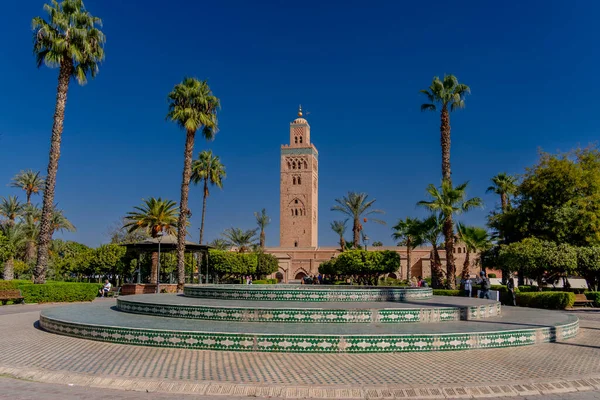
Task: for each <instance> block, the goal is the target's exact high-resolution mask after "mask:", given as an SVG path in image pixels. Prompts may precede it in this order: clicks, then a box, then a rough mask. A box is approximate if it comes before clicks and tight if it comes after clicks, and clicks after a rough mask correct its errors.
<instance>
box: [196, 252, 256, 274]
mask: <svg viewBox="0 0 600 400" xmlns="http://www.w3.org/2000/svg"><path fill="white" fill-rule="evenodd" d="M257 263H258V257H257V254H256V253H247V254H241V253H232V252H229V251H219V250H210V255H209V257H208V267H209V270H210V271H212V272H213V273H214V274H216V275H217V276H219V279H221V280H222V279H225V280H228V279H240V278H241V277H242V276H245V275H255V274H256V267H257Z"/></svg>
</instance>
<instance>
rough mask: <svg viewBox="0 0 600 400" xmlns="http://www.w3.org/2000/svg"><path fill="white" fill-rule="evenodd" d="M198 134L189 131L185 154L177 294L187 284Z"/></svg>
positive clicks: (179, 231) (178, 248)
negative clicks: (188, 229)
mask: <svg viewBox="0 0 600 400" xmlns="http://www.w3.org/2000/svg"><path fill="white" fill-rule="evenodd" d="M195 134H196V132H194V131H188V132H187V135H186V139H185V151H184V153H183V181H182V182H181V202H180V204H179V221H178V224H177V225H178V230H177V292H182V291H183V285H184V284H185V236H186V223H187V215H188V212H189V210H188V195H189V192H190V177H191V176H192V153H193V151H194V136H195Z"/></svg>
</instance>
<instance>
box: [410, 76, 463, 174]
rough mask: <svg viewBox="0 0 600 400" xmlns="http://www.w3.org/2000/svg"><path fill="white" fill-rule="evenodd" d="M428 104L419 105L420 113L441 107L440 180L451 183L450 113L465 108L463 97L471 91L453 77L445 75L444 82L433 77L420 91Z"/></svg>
mask: <svg viewBox="0 0 600 400" xmlns="http://www.w3.org/2000/svg"><path fill="white" fill-rule="evenodd" d="M421 93H423V94H424V95H425V96H427V100H428V101H429V102H428V103H425V104H422V105H421V111H436V110H437V106H436V104H438V106H441V108H442V110H441V125H440V142H441V144H442V179H444V180H447V181H450V182H451V181H452V178H451V172H450V111H454V110H456V109H459V108H464V107H465V95H466V94H467V93H471V89H470V88H469V87H468V86H467V85H465V84H462V83H459V82H458V79H456V77H455V76H454V75H445V76H444V80H443V81H442V80H440V78H439V77H437V76H436V77H434V78H433V82H432V83H431V86H429V88H428V89H424V90H421Z"/></svg>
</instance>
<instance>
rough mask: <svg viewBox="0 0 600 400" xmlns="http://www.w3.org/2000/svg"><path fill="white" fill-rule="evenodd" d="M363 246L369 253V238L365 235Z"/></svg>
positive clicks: (363, 236)
mask: <svg viewBox="0 0 600 400" xmlns="http://www.w3.org/2000/svg"><path fill="white" fill-rule="evenodd" d="M362 240H363V244H364V245H365V251H367V250H368V249H367V244H369V237H368V236H367V235H365V234H363V235H362Z"/></svg>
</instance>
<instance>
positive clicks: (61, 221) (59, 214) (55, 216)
mask: <svg viewBox="0 0 600 400" xmlns="http://www.w3.org/2000/svg"><path fill="white" fill-rule="evenodd" d="M76 230H77V229H76V228H75V226H74V225H73V224H72V223H71V221H69V220H68V219H67V217H65V214H64V212H63V211H62V210H59V209H58V208H56V206H55V207H54V210H53V211H52V220H51V222H50V237H52V235H54V233H55V232H57V231H60V232H63V231H68V232H75V231H76Z"/></svg>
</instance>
